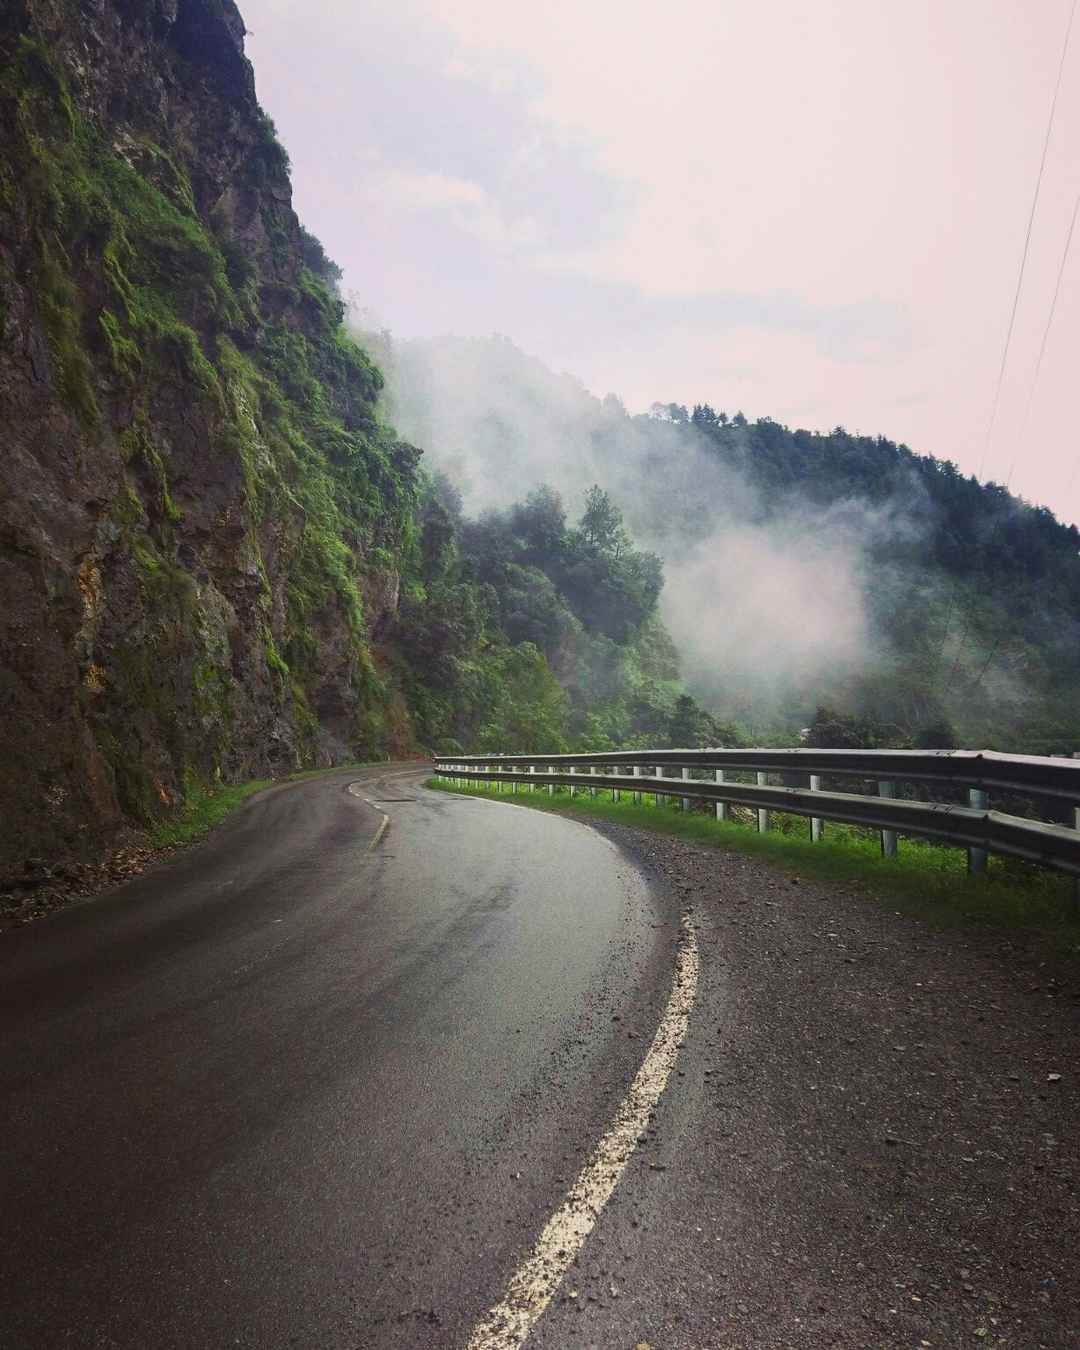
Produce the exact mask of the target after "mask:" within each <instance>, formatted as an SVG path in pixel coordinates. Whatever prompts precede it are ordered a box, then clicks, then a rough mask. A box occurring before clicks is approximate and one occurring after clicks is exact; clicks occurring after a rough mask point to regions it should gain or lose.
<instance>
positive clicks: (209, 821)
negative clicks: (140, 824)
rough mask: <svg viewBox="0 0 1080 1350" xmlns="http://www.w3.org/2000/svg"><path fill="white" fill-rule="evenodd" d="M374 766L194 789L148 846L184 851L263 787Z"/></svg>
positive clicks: (160, 825) (303, 772) (336, 767)
mask: <svg viewBox="0 0 1080 1350" xmlns="http://www.w3.org/2000/svg"><path fill="white" fill-rule="evenodd" d="M374 767H375V762H374V761H372V760H357V761H356V762H355V763H353V764H334V765H331V767H330V768H327V769H298V770H297V771H296V772H295V773H290V774H286V775H285V776H284V777H283V778H252V779H251V780H249V781H248V782H246V783H229V784H221V785H220V786H218V787H212V788H206V787H197V788H193V789H191V790H189V792H188V794H187V796H186V798H185V799H184V804H183V805H182V806H181V807H180V809H179V810H178V811H177V812H176V813H175V815H172V816H170V817H169V818H168V819H167V820H162V821H159V822H158V824H156V825H155V826H154V827H153V829H151V831H150V834H149V839H148V843H149V845H150V847H151V848H183V847H184V845H185V844H193V843H195V842H196V840H198V839H202V838H203V836H204V835H207V834H209V833H210V831H211V830H212V829H213V828H214V827H215V826H216V825H220V824H221V822H222V821H223V820H224V819H225V817H226V816H228V815H230V814H231V813H232V812H233V811H235V810H236V808H237V807H238V806H242V805H243V804H244V802H246V801H247V799H248V798H249V797H252V796H254V795H255V793H256V792H262V790H263V788H268V787H276V786H279V785H280V784H282V783H301V782H304V781H306V780H307V779H309V778H322V777H323V776H324V775H325V774H330V773H341V772H342V771H348V770H352V769H370V768H374Z"/></svg>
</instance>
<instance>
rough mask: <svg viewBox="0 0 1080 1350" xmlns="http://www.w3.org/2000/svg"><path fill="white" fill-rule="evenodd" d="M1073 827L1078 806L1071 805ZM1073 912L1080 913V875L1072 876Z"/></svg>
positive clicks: (1079, 819) (1077, 825)
mask: <svg viewBox="0 0 1080 1350" xmlns="http://www.w3.org/2000/svg"><path fill="white" fill-rule="evenodd" d="M1073 759H1080V750H1074V751H1073ZM1073 829H1074V830H1080V806H1074V807H1073ZM1073 914H1080V877H1074V878H1073Z"/></svg>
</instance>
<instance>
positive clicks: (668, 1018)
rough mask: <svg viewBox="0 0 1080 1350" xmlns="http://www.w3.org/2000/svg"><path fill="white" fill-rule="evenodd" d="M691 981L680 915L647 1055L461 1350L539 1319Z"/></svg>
mask: <svg viewBox="0 0 1080 1350" xmlns="http://www.w3.org/2000/svg"><path fill="white" fill-rule="evenodd" d="M697 982H698V949H697V939H696V937H695V936H694V929H693V925H692V923H691V920H690V916H689V915H684V916H683V920H682V943H681V945H680V947H679V951H678V954H677V955H676V957H675V977H674V980H673V982H672V989H671V997H670V999H669V1000H668V1005H667V1007H666V1009H665V1010H664V1016H663V1017H662V1018H661V1021H660V1025H659V1027H658V1028H657V1031H656V1035H655V1036H654V1037H653V1042H652V1045H651V1046H650V1047H649V1053H648V1054H647V1055H646V1056H645V1059H644V1061H643V1063H642V1065H641V1068H640V1069H638V1071H637V1077H636V1078H635V1079H634V1081H633V1082H632V1083H631V1084H630V1090H629V1092H628V1093H627V1094H626V1097H625V1098H624V1099H623V1102H622V1105H621V1106H620V1107H619V1109H618V1111H617V1112H616V1114H615V1118H614V1120H613V1121H612V1123H611V1125H610V1126H609V1128H608V1131H607V1133H606V1134H605V1135H604V1137H603V1138H602V1139H601V1140H600V1142H599V1144H597V1146H596V1149H595V1151H594V1152H593V1155H592V1157H591V1158H590V1159H589V1161H588V1162H587V1163H586V1165H585V1167H584V1168H583V1169H582V1171H581V1173H580V1174H579V1175H578V1178H577V1180H576V1181H575V1182H574V1184H573V1186H571V1188H570V1190H569V1191H568V1192H567V1195H566V1199H565V1200H564V1201H563V1203H562V1204H561V1205H560V1207H559V1208H558V1209H557V1210H556V1211H555V1213H554V1214H553V1215H552V1216H551V1218H550V1219H549V1220H548V1222H547V1225H546V1227H545V1228H544V1230H543V1232H542V1233H541V1234H540V1236H539V1238H537V1240H536V1245H535V1246H534V1247H533V1249H532V1252H531V1253H530V1254H529V1256H528V1257H526V1259H525V1261H524V1262H523V1263H522V1264H521V1265H520V1266H519V1267H518V1269H517V1271H516V1272H515V1273H514V1275H513V1277H512V1278H511V1280H510V1283H509V1284H508V1285H507V1288H506V1293H505V1294H504V1295H503V1297H502V1298H501V1299H500V1300H499V1302H498V1303H496V1304H495V1305H494V1306H493V1307H492V1308H490V1309H489V1310H488V1313H487V1315H486V1316H485V1317H484V1319H483V1320H482V1321H481V1322H480V1323H479V1324H478V1325H477V1326H476V1327H475V1328H474V1330H473V1333H472V1336H471V1337H470V1338H469V1343H468V1347H467V1350H517V1347H518V1346H520V1345H522V1344H523V1342H524V1341H525V1339H526V1337H527V1336H528V1335H529V1333H530V1331H532V1329H533V1327H534V1326H535V1325H536V1323H537V1322H538V1321H539V1320H540V1318H541V1317H542V1316H543V1313H544V1310H545V1309H546V1308H547V1306H548V1304H549V1303H550V1302H551V1299H552V1297H553V1296H554V1294H555V1291H556V1290H557V1289H558V1287H559V1283H560V1282H561V1280H562V1278H563V1276H564V1275H565V1274H566V1271H567V1269H568V1267H569V1265H570V1263H571V1261H573V1259H574V1258H575V1257H576V1256H577V1254H578V1252H579V1251H580V1250H581V1248H582V1247H583V1246H584V1244H585V1239H586V1238H587V1237H588V1236H589V1234H590V1233H591V1232H592V1230H593V1228H594V1226H595V1225H596V1221H597V1219H599V1217H600V1213H601V1211H602V1210H603V1208H604V1206H605V1205H606V1204H607V1202H608V1200H609V1199H610V1198H611V1194H612V1192H613V1191H614V1190H615V1187H616V1186H617V1185H618V1182H619V1178H620V1177H621V1176H622V1174H623V1172H624V1171H625V1170H626V1165H627V1163H628V1162H629V1161H630V1159H631V1157H632V1156H633V1154H634V1151H635V1148H636V1146H637V1139H638V1136H639V1135H640V1134H642V1133H643V1131H644V1129H645V1127H646V1126H647V1124H648V1120H649V1114H650V1112H651V1111H652V1110H653V1108H654V1107H655V1106H656V1103H657V1102H658V1101H659V1100H660V1095H661V1093H662V1092H663V1091H664V1088H665V1087H666V1086H667V1081H668V1079H669V1078H670V1077H671V1071H672V1069H674V1067H675V1063H676V1061H677V1060H678V1058H679V1046H680V1044H681V1043H682V1041H683V1039H684V1037H685V1036H686V1029H687V1025H688V1021H689V1017H690V1010H691V1008H693V1006H694V999H695V997H696V996H697Z"/></svg>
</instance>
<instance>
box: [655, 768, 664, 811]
mask: <svg viewBox="0 0 1080 1350" xmlns="http://www.w3.org/2000/svg"><path fill="white" fill-rule="evenodd" d="M663 768H664V766H663V765H662V764H654V765H653V769H654V770H655V772H654V773H653V777H654V778H663V776H664V774H663ZM661 801H662V796H661V794H660V793H659V792H656V793H654V794H653V806H659V805H660V803H661Z"/></svg>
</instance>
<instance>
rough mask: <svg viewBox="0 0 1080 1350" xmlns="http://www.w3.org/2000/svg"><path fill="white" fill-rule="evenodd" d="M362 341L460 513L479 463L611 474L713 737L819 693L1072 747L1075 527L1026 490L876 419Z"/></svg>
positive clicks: (891, 738)
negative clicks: (638, 392) (607, 387)
mask: <svg viewBox="0 0 1080 1350" xmlns="http://www.w3.org/2000/svg"><path fill="white" fill-rule="evenodd" d="M367 340H368V341H369V343H370V345H371V347H372V350H374V351H377V352H378V354H379V358H380V360H381V362H382V363H383V365H384V367H385V368H386V370H387V372H388V380H389V383H388V393H387V395H385V396H384V397H385V398H386V400H387V402H388V405H389V407H390V408H391V409H392V410H393V411H394V413H395V415H396V416H398V417H399V419H400V420H401V422H402V425H403V426H404V428H405V430H406V432H407V434H409V435H412V436H414V437H418V438H420V437H422V438H424V443H425V445H426V447H427V449H428V451H429V454H430V457H431V458H432V460H433V462H434V463H436V464H438V465H441V466H445V468H446V470H447V472H448V473H450V474H451V476H452V477H454V478H455V481H457V482H458V483H459V484H461V485H463V486H464V488H465V489H466V492H467V494H469V495H470V496H471V498H472V499H473V500H475V501H476V502H477V503H478V513H479V514H480V515H481V517H482V516H483V513H484V508H483V505H482V503H484V502H485V501H490V500H491V498H492V495H493V494H492V492H491V485H492V483H493V482H495V481H497V482H498V483H499V484H500V485H503V484H505V483H507V482H512V483H514V484H517V485H519V490H520V489H521V488H524V487H525V486H526V485H529V484H530V483H531V482H535V480H536V479H538V478H542V479H544V480H545V481H547V482H548V483H549V484H551V485H554V486H557V487H559V488H561V489H562V490H563V494H564V496H567V497H569V498H572V499H576V500H577V501H584V500H585V493H586V491H587V487H586V485H587V484H589V483H590V482H594V481H595V482H598V483H599V484H601V485H602V486H603V487H604V488H605V489H607V490H608V491H610V493H611V495H612V496H613V497H614V499H615V501H616V503H617V504H618V505H620V506H621V507H622V509H623V510H624V512H625V515H626V520H627V524H628V526H629V528H630V530H631V531H632V533H633V536H634V537H635V538H636V539H637V540H639V541H640V542H641V545H642V546H644V547H646V548H647V549H648V550H649V551H651V552H654V553H656V554H658V555H660V556H661V557H662V559H663V563H664V569H665V587H664V590H663V593H662V596H661V606H660V607H661V612H662V614H663V615H664V617H665V618H667V619H669V620H670V623H671V624H672V626H673V631H674V632H675V636H676V639H677V641H678V646H679V654H680V659H681V661H682V666H683V673H684V675H685V677H686V678H687V680H688V682H689V684H690V687H691V689H692V691H693V692H694V694H695V695H696V696H697V698H698V700H699V701H700V702H701V703H702V704H703V705H704V706H705V707H706V708H708V709H709V710H710V712H711V713H713V714H714V716H716V717H719V718H720V720H721V723H722V724H724V725H725V726H726V727H727V728H728V731H729V733H730V734H735V735H741V736H743V737H749V738H752V739H754V740H758V741H769V740H774V739H778V740H783V741H788V742H790V741H791V739H792V737H793V736H795V735H797V734H798V732H799V731H800V730H801V729H804V728H805V727H806V726H807V725H809V724H811V723H812V722H813V721H814V720H815V719H816V718H817V717H818V713H819V710H820V709H822V708H824V709H825V710H826V711H827V713H828V717H827V719H826V720H827V721H828V722H829V723H830V724H831V725H833V726H834V727H839V726H840V725H841V724H842V723H846V724H847V725H848V734H850V735H853V736H855V737H856V738H857V739H860V740H862V741H864V742H865V743H868V744H870V743H877V744H895V745H914V744H926V745H929V744H949V743H953V742H954V741H955V742H963V743H965V744H969V745H974V744H979V745H985V746H992V747H997V748H1001V749H1010V750H1017V751H1026V752H1029V753H1070V752H1071V750H1072V749H1073V748H1075V747H1076V746H1080V696H1078V691H1077V682H1076V671H1077V669H1078V668H1080V532H1078V530H1077V528H1076V526H1075V525H1066V524H1063V523H1062V522H1060V521H1059V520H1057V519H1056V517H1055V516H1054V514H1053V512H1052V511H1050V510H1049V509H1047V508H1046V507H1041V506H1033V505H1031V504H1029V503H1027V502H1025V501H1023V500H1022V499H1020V498H1018V497H1016V496H1014V495H1012V494H1011V493H1010V492H1009V491H1008V490H1007V489H1006V488H1005V487H1004V486H1002V485H1000V484H998V483H994V482H988V483H980V482H978V481H976V479H975V478H974V477H973V476H971V475H965V474H963V473H962V472H961V471H960V470H959V469H958V468H957V466H956V465H955V464H954V463H952V462H951V461H949V460H945V459H938V458H935V457H933V456H929V455H920V454H918V453H916V452H914V451H913V450H911V449H910V448H909V447H907V446H906V445H903V444H898V443H896V442H894V441H891V440H889V439H887V438H886V437H884V436H864V435H859V434H852V433H850V432H848V431H846V430H844V429H843V428H842V427H837V428H835V429H834V430H833V431H831V432H827V433H823V432H815V431H807V430H802V429H792V428H789V427H786V426H784V425H782V424H781V423H779V422H777V421H774V420H773V419H771V418H768V417H762V418H759V419H756V420H753V421H751V420H748V419H747V418H746V417H745V416H744V415H743V414H742V413H741V412H739V411H734V412H733V413H731V414H730V415H729V414H728V413H725V412H723V411H718V410H716V409H714V408H713V407H712V406H710V405H709V404H708V403H705V402H703V403H700V404H697V405H695V406H693V407H691V408H686V407H684V406H682V405H679V404H661V403H656V404H654V405H653V406H652V408H651V409H650V410H649V412H648V413H643V414H637V415H634V414H631V413H629V412H627V410H626V409H625V408H624V407H623V405H622V403H621V402H620V401H619V400H618V399H617V398H616V397H614V396H611V395H609V396H608V397H606V398H604V399H602V400H601V399H598V398H595V397H593V396H592V395H591V394H589V393H588V392H587V391H586V390H585V389H583V388H582V387H581V386H580V385H579V384H577V383H576V382H575V381H573V380H572V379H570V378H569V377H567V376H560V375H556V374H554V373H553V372H552V371H550V370H548V369H546V368H545V367H544V366H543V365H542V364H541V363H540V362H538V361H536V360H535V359H534V358H531V357H528V356H526V355H525V354H524V353H522V352H520V351H518V350H517V349H516V348H515V347H514V346H513V344H512V343H510V342H509V341H507V340H506V339H502V338H496V339H490V340H484V339H450V338H447V339H438V340H434V341H431V342H412V343H406V344H395V343H394V342H393V340H392V339H391V338H390V337H389V335H387V334H369V335H367ZM495 500H496V501H497V500H498V495H497V494H495ZM770 576H772V578H773V584H771V585H770V584H767V583H768V581H769V578H770ZM743 649H745V650H743ZM732 724H734V725H733V726H732Z"/></svg>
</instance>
